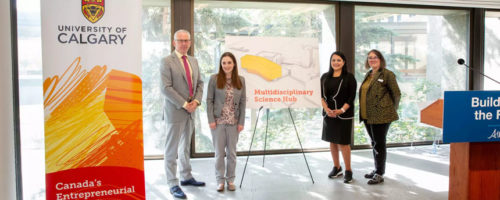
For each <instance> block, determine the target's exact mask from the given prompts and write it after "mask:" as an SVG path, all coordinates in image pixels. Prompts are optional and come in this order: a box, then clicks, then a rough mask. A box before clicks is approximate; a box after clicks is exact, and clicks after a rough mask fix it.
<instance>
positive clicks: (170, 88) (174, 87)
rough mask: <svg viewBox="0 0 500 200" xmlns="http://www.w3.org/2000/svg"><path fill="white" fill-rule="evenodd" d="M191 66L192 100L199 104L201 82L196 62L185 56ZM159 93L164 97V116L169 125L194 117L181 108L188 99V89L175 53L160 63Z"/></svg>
mask: <svg viewBox="0 0 500 200" xmlns="http://www.w3.org/2000/svg"><path fill="white" fill-rule="evenodd" d="M187 60H188V62H189V64H190V65H191V70H192V72H191V73H192V77H193V78H192V83H193V95H194V99H196V100H198V101H199V102H201V98H202V96H203V80H201V75H200V69H199V67H198V61H197V60H196V58H194V57H192V56H187ZM160 72H161V83H160V86H161V92H162V93H163V96H164V97H165V100H164V102H163V105H164V106H163V108H164V110H163V111H164V116H165V117H166V121H167V122H169V123H173V122H182V121H184V120H187V119H188V117H194V115H191V114H190V113H189V112H187V110H186V109H184V108H183V107H182V106H183V105H184V103H185V102H186V101H187V100H188V98H189V87H188V83H187V77H186V72H185V71H184V65H183V64H182V63H181V61H180V60H179V58H178V57H177V55H176V54H175V52H172V54H170V55H169V56H167V57H165V58H163V59H162V61H161V66H160Z"/></svg>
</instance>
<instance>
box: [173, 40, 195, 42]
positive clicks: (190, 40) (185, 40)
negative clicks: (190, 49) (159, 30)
mask: <svg viewBox="0 0 500 200" xmlns="http://www.w3.org/2000/svg"><path fill="white" fill-rule="evenodd" d="M175 41H177V42H191V40H175Z"/></svg>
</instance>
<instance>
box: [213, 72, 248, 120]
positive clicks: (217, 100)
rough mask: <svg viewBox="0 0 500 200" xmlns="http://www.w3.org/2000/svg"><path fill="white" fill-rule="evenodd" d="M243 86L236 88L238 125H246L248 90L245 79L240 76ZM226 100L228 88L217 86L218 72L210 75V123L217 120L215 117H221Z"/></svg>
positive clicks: (235, 98)
mask: <svg viewBox="0 0 500 200" xmlns="http://www.w3.org/2000/svg"><path fill="white" fill-rule="evenodd" d="M239 77H240V80H241V84H242V85H243V87H242V88H241V89H240V90H238V89H236V88H234V90H233V91H234V107H235V110H234V116H235V117H236V119H238V125H242V126H243V125H245V106H246V96H247V95H246V90H245V79H244V78H243V76H239ZM225 101H226V89H225V88H223V89H219V88H217V74H214V75H212V76H211V77H210V81H209V82H208V93H207V115H208V123H213V122H215V118H217V117H220V116H221V113H222V107H224V102H225Z"/></svg>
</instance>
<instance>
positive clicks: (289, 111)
mask: <svg viewBox="0 0 500 200" xmlns="http://www.w3.org/2000/svg"><path fill="white" fill-rule="evenodd" d="M288 113H290V119H292V123H293V128H295V134H296V135H297V139H298V140H299V144H300V150H301V151H302V155H303V156H304V160H305V161H306V165H307V170H308V171H309V176H311V181H312V183H313V184H314V179H313V176H312V173H311V169H310V168H309V163H307V159H306V154H305V153H304V148H302V142H300V137H299V132H298V131H297V127H296V126H295V121H293V116H292V111H291V110H290V107H288Z"/></svg>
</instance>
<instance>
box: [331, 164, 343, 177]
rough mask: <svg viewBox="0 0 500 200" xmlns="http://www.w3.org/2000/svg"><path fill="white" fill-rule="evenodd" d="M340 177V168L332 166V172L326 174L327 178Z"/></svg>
mask: <svg viewBox="0 0 500 200" xmlns="http://www.w3.org/2000/svg"><path fill="white" fill-rule="evenodd" d="M339 176H342V167H339V168H336V167H335V166H333V169H332V171H331V172H330V173H329V174H328V178H337V177H339Z"/></svg>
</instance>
